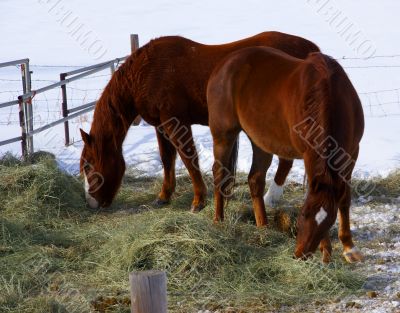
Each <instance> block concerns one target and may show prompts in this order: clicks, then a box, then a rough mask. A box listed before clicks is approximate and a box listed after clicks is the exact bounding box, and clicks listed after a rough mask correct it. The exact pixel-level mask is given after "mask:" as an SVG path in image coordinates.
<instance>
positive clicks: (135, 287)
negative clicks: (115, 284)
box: [129, 271, 167, 313]
mask: <svg viewBox="0 0 400 313" xmlns="http://www.w3.org/2000/svg"><path fill="white" fill-rule="evenodd" d="M129 282H130V285H131V312H132V313H167V275H166V274H165V272H161V271H143V272H132V273H130V274H129Z"/></svg>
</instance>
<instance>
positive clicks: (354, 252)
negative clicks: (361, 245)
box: [343, 246, 361, 256]
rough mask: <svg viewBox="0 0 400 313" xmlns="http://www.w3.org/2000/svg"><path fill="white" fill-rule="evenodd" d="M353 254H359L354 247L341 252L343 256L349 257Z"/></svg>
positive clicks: (358, 250)
mask: <svg viewBox="0 0 400 313" xmlns="http://www.w3.org/2000/svg"><path fill="white" fill-rule="evenodd" d="M353 254H361V251H360V249H358V248H357V247H356V246H354V247H353V248H351V249H349V250H347V251H344V252H343V255H344V256H351V255H353Z"/></svg>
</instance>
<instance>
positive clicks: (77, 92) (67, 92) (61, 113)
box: [0, 54, 400, 144]
mask: <svg viewBox="0 0 400 313" xmlns="http://www.w3.org/2000/svg"><path fill="white" fill-rule="evenodd" d="M397 59H398V60H399V62H398V64H395V63H396V62H393V60H397ZM336 60H338V61H339V62H340V63H341V64H342V66H343V68H345V69H346V70H347V71H352V70H356V69H365V70H368V69H385V70H386V69H390V68H392V69H397V68H400V54H393V55H375V56H372V57H369V58H367V59H366V58H359V57H347V56H343V57H339V58H336ZM377 60H379V64H375V63H374V62H376V61H377ZM387 60H388V61H390V63H388V64H384V63H385V61H387ZM118 63H119V62H117V63H116V64H115V65H113V66H116V67H117V66H118ZM23 66H24V65H23V64H17V65H15V67H16V68H17V69H18V70H19V71H21V70H22V69H23ZM29 66H30V68H31V69H34V71H33V75H32V77H31V78H30V84H31V85H32V87H35V88H36V89H40V88H43V87H45V86H47V85H48V84H54V85H57V84H60V80H58V79H54V78H53V77H54V74H55V73H57V71H59V70H68V71H70V73H72V74H73V75H71V77H73V76H74V75H80V74H79V73H81V72H88V71H89V72H90V71H91V73H90V75H82V77H80V78H79V80H77V81H73V82H69V83H68V84H64V85H62V86H61V87H62V88H53V89H49V90H45V92H42V93H40V94H35V95H30V97H27V98H26V99H23V100H24V101H26V100H28V101H30V103H29V105H30V107H31V109H32V110H33V112H34V115H33V116H32V117H31V120H30V123H31V124H32V126H33V125H34V126H35V127H36V128H37V127H39V128H41V127H43V126H46V125H49V124H52V123H57V122H59V121H60V120H62V119H65V118H66V117H67V116H68V114H66V111H65V108H64V109H63V103H64V102H65V103H68V110H69V111H71V113H72V112H73V113H75V115H74V118H72V119H70V120H69V123H71V124H73V125H74V124H76V125H78V126H79V125H82V123H88V122H89V123H90V121H91V117H92V115H91V114H92V113H91V112H90V111H91V110H88V107H87V106H85V105H86V104H91V103H93V107H94V103H95V101H96V100H97V99H98V98H99V97H100V95H101V92H102V91H103V89H104V87H105V86H106V84H107V82H108V81H109V79H110V77H111V74H112V71H111V72H108V73H101V72H100V73H98V72H99V71H97V70H94V69H96V68H98V67H99V66H104V63H101V64H98V65H97V67H96V65H94V66H89V67H88V66H85V65H51V64H30V65H29ZM85 69H86V70H85ZM41 70H44V73H41V77H40V78H39V77H35V76H36V72H41ZM92 72H93V73H92ZM30 73H32V72H30ZM0 75H1V72H0ZM360 75H362V74H360ZM49 76H52V77H49ZM56 87H60V85H58V86H56ZM24 91H25V92H26V91H27V90H23V88H22V87H21V78H20V77H4V76H3V77H0V126H2V127H6V126H20V125H21V118H20V117H19V114H20V111H21V108H19V107H18V106H17V105H14V106H11V105H10V106H6V107H2V106H1V105H2V103H1V102H3V103H4V102H8V103H18V101H17V99H18V97H19V96H21V95H22V94H24ZM28 91H30V90H28ZM63 93H64V94H63ZM358 94H359V96H360V99H361V101H362V104H363V108H364V112H365V116H366V117H370V118H386V117H398V116H400V87H399V88H392V89H376V90H372V91H360V92H359V93H358ZM32 96H34V97H32ZM80 107H82V108H83V109H84V112H81V113H82V114H81V115H79V114H78V115H77V114H76V113H79V111H80V110H79V108H80ZM67 113H68V112H67ZM63 123H68V120H67V121H63ZM32 131H33V128H32V127H31V132H32ZM27 134H28V135H29V131H28V132H27ZM17 138H19V137H16V138H14V139H17ZM66 141H67V143H69V140H66ZM3 143H4V142H3ZM0 144H1V142H0Z"/></svg>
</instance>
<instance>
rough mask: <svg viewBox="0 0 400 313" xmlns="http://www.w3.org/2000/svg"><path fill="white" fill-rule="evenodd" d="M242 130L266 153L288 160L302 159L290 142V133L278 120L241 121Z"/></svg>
mask: <svg viewBox="0 0 400 313" xmlns="http://www.w3.org/2000/svg"><path fill="white" fill-rule="evenodd" d="M241 126H242V129H243V130H244V131H245V132H246V134H247V135H248V136H249V138H250V139H251V140H252V141H253V142H254V143H255V144H256V145H257V146H258V147H259V148H261V149H263V150H264V151H266V152H268V153H271V154H275V155H278V156H279V157H282V158H287V159H301V158H302V154H301V152H300V151H297V150H296V148H295V147H294V146H293V144H292V142H291V140H290V132H289V129H287V126H286V124H285V123H282V122H280V121H279V119H278V118H274V119H268V120H263V121H257V120H253V121H250V120H249V121H243V120H242V121H241Z"/></svg>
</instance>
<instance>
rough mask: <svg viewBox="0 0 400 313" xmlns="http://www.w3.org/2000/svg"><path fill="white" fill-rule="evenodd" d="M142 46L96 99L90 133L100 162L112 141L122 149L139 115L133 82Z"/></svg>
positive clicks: (119, 69)
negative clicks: (135, 104)
mask: <svg viewBox="0 0 400 313" xmlns="http://www.w3.org/2000/svg"><path fill="white" fill-rule="evenodd" d="M139 50H140V49H139ZM139 50H138V51H136V52H135V53H133V54H132V55H131V56H129V57H128V58H127V59H126V61H125V62H124V63H123V64H122V65H121V66H120V67H119V68H118V69H117V70H116V71H115V72H114V74H113V75H112V76H111V79H110V81H109V82H108V84H107V85H106V87H105V88H104V90H103V92H102V94H101V96H100V98H99V100H98V101H97V103H96V107H95V110H94V115H93V123H92V127H91V129H90V135H91V136H93V137H94V138H95V140H96V150H97V154H98V158H99V160H100V162H101V158H102V155H103V154H104V153H106V152H105V151H104V150H105V149H107V148H108V149H109V144H110V141H111V142H112V143H113V146H114V147H115V150H116V151H120V150H122V142H123V140H124V138H125V136H126V134H127V132H128V129H129V127H130V125H131V123H132V121H133V120H134V119H135V117H136V116H137V113H136V110H135V107H134V85H133V82H134V81H135V71H134V65H135V58H136V57H137V55H138V54H139V53H140V51H139Z"/></svg>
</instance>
